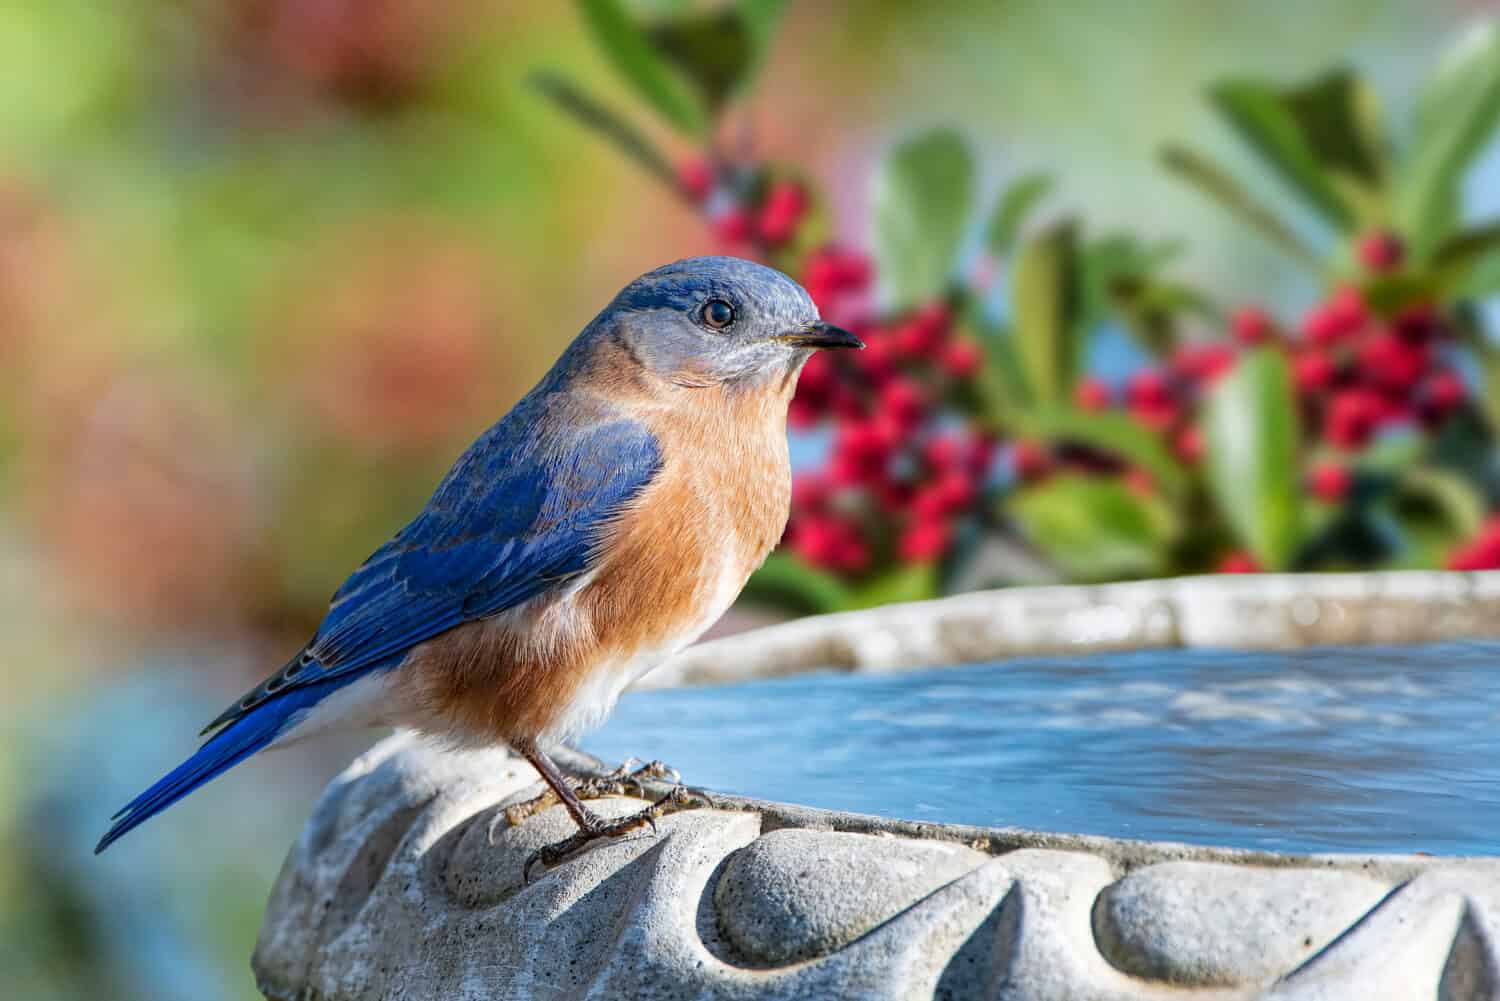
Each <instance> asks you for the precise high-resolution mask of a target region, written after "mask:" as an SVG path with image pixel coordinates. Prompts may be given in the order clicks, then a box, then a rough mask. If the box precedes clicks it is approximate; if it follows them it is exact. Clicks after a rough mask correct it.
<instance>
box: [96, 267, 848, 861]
mask: <svg viewBox="0 0 1500 1001" xmlns="http://www.w3.org/2000/svg"><path fill="white" fill-rule="evenodd" d="M862 346H863V345H861V344H860V342H859V340H858V338H856V337H855V336H853V335H852V334H850V333H848V332H847V331H844V330H841V329H839V328H838V327H835V326H832V325H830V324H828V323H824V322H823V321H822V320H821V319H820V317H819V314H818V310H817V307H816V306H815V305H814V304H813V302H812V299H811V298H809V296H808V294H807V293H806V292H805V291H804V290H803V289H802V287H801V286H799V285H798V284H797V283H796V282H794V281H792V280H791V279H790V278H788V277H787V276H786V275H783V274H782V273H780V272H779V271H774V270H772V269H770V268H767V267H764V266H762V265H759V264H755V263H752V262H750V261H744V260H739V259H737V258H732V257H700V258H692V259H689V260H683V261H678V262H677V263H675V264H669V265H667V266H665V267H662V268H658V269H657V270H655V271H652V272H649V273H648V274H645V275H643V276H641V277H640V278H637V279H636V280H635V281H633V282H631V283H630V284H629V285H627V286H626V287H625V288H624V289H623V290H622V291H621V292H620V293H619V294H618V295H617V296H615V298H614V300H613V301H612V302H611V303H610V304H609V305H608V306H607V307H605V309H604V311H603V312H601V313H600V314H599V315H598V316H596V317H595V318H594V319H593V321H592V322H590V323H589V325H588V326H587V327H585V328H584V329H583V332H582V333H580V334H579V335H578V337H577V338H576V339H575V340H574V341H573V343H572V344H571V345H570V346H569V347H568V348H567V350H566V351H564V352H563V354H562V356H561V358H559V359H558V361H557V363H556V364H555V365H553V367H552V369H551V371H549V372H548V373H547V374H546V375H545V376H544V377H543V378H542V380H541V382H539V383H538V384H537V385H536V387H535V388H533V389H532V390H531V392H529V393H527V394H526V396H525V397H523V398H522V399H521V401H520V402H519V403H517V404H516V405H515V407H514V408H513V409H512V410H511V411H510V413H508V414H506V415H505V416H504V417H502V418H501V419H500V421H499V422H498V423H496V424H495V425H494V426H492V427H491V428H489V429H488V430H487V431H485V432H484V433H483V434H482V435H480V436H479V439H478V440H477V441H475V442H474V444H472V445H471V446H469V448H468V450H467V451H465V452H464V453H463V455H461V456H460V457H459V458H458V461H457V462H455V463H454V465H453V468H452V469H451V470H449V472H448V474H447V476H445V477H444V478H443V480H442V482H441V483H440V484H439V485H438V487H437V490H436V492H434V494H433V495H432V498H431V499H430V500H429V501H428V502H427V505H426V507H424V508H423V509H422V510H421V512H420V513H418V514H417V516H416V517H415V518H414V519H413V520H412V521H411V522H410V523H409V524H407V525H406V527H404V528H402V529H401V530H400V531H399V532H397V533H396V535H395V536H394V537H393V538H391V540H390V541H388V542H386V543H385V544H384V545H383V546H381V547H380V548H379V549H377V550H376V551H375V553H374V554H373V555H372V556H370V558H369V559H367V560H366V561H365V562H364V563H363V564H362V565H361V566H360V567H359V568H358V569H357V570H355V571H354V573H353V574H352V575H350V577H349V578H348V580H346V581H345V582H344V583H343V585H342V586H341V587H340V588H339V589H338V591H337V592H335V593H334V595H333V598H332V600H331V601H330V603H329V607H328V611H327V614H326V615H325V616H324V618H323V620H322V622H321V624H320V625H319V626H318V628H317V630H316V631H315V632H314V634H313V637H312V639H311V640H309V641H308V643H307V645H306V646H305V647H303V648H302V650H301V651H299V652H298V653H297V655H296V656H295V657H293V658H292V659H291V660H290V661H288V662H287V663H286V664H285V665H284V666H283V667H282V668H281V669H280V670H278V671H277V672H276V673H274V674H272V675H271V676H270V677H269V678H267V679H266V680H265V681H263V682H261V683H260V684H259V685H256V686H255V688H253V689H252V690H251V691H250V692H248V693H247V694H246V695H245V696H244V697H242V698H241V699H239V700H238V701H237V702H235V703H234V704H233V705H231V706H230V707H229V708H228V709H226V710H224V712H223V713H221V714H220V715H219V716H218V718H217V719H215V720H214V721H213V722H212V723H210V724H209V725H208V726H207V727H205V728H204V730H203V735H206V736H207V740H205V741H204V743H203V744H202V746H201V747H200V748H199V749H198V751H197V752H196V753H194V754H193V755H192V756H191V757H189V758H188V759H187V760H186V761H184V762H183V763H182V764H181V765H179V766H177V768H175V769H173V770H172V771H171V772H169V773H168V774H167V775H166V776H165V777H163V778H162V779H161V780H160V781H158V782H157V783H156V784H155V785H153V786H151V787H150V788H149V789H147V790H146V791H145V792H143V793H141V794H140V795H139V796H137V797H136V798H135V799H134V800H132V801H131V802H130V803H129V804H127V805H126V806H125V808H124V809H123V810H121V811H120V812H119V813H118V814H116V815H115V816H114V817H113V818H112V820H113V823H112V824H111V826H110V828H109V830H108V831H107V832H106V833H105V834H104V837H103V838H101V839H100V841H99V845H98V847H97V848H96V849H95V851H96V852H100V851H103V850H104V849H105V848H107V847H109V846H110V845H111V844H113V843H114V842H115V841H116V840H117V839H118V838H120V837H121V836H123V835H124V834H126V833H127V832H129V831H130V830H132V829H134V828H135V827H136V826H137V825H139V824H141V823H142V822H144V821H145V820H147V819H149V818H150V817H153V816H155V815H156V814H158V813H160V812H161V811H162V810H165V809H166V808H167V807H169V806H171V805H172V804H173V803H175V802H177V800H179V799H181V798H182V797H184V796H186V795H187V794H188V793H190V792H192V791H193V790H194V789H196V788H198V787H199V786H201V785H203V784H204V783H206V782H208V781H210V780H211V779H213V778H215V777H217V776H218V775H220V774H221V773H222V772H224V771H226V770H227V769H229V768H232V767H233V766H235V765H237V764H239V763H240V762H241V761H244V760H245V759H246V758H248V757H250V756H251V755H253V754H255V753H257V752H259V751H262V750H265V749H266V748H269V747H275V746H278V745H282V744H285V743H287V742H289V741H291V740H293V739H302V738H304V737H307V736H311V735H313V734H316V733H322V732H328V731H332V730H337V729H350V728H362V727H370V726H403V727H407V728H410V729H413V730H416V731H419V732H422V733H425V734H429V735H432V736H434V737H436V738H439V739H441V740H443V741H446V742H447V743H449V744H451V745H454V746H458V747H463V746H492V745H498V744H506V745H509V746H510V747H511V748H512V749H514V750H515V751H516V752H517V753H519V754H521V755H523V756H524V757H525V758H526V760H527V761H529V762H530V763H531V764H532V766H533V767H535V768H536V770H537V773H538V774H539V775H540V776H541V778H542V780H543V781H544V782H545V783H546V786H547V787H548V789H549V793H548V794H547V795H548V796H549V798H550V797H555V799H554V800H553V801H555V802H561V804H562V805H563V806H564V807H565V808H566V809H567V811H568V813H569V815H571V817H572V819H573V821H574V822H575V823H576V824H577V827H578V831H577V833H576V834H575V835H573V836H572V837H571V838H569V839H567V840H566V841H564V842H562V843H560V844H558V845H554V846H549V848H548V849H545V850H544V852H543V853H542V857H543V860H544V861H546V862H549V863H550V862H552V861H555V860H557V859H560V858H563V857H566V855H567V854H569V853H571V852H572V851H576V850H578V849H580V848H582V847H584V846H586V845H587V844H588V843H590V842H592V841H593V840H595V839H599V838H607V837H615V836H618V835H620V834H623V833H625V832H627V831H631V830H635V829H638V828H639V827H641V826H642V825H643V824H646V823H649V822H651V821H652V820H654V818H655V817H657V816H660V814H661V812H662V810H663V809H664V808H666V807H667V806H668V805H669V804H668V803H667V799H670V798H673V797H666V798H664V799H663V800H661V801H658V802H657V803H653V804H651V806H650V807H648V808H647V809H646V810H643V811H641V813H639V814H636V815H634V816H631V817H626V818H624V819H623V820H620V821H615V822H606V821H604V820H603V819H601V818H600V817H599V816H597V815H596V814H595V813H593V812H592V811H591V810H589V809H588V808H587V807H586V806H585V805H584V802H583V798H581V796H580V791H583V792H585V793H587V792H589V789H583V790H580V789H579V788H578V787H575V786H574V785H571V784H570V783H569V780H568V779H567V778H566V777H565V776H564V775H563V773H562V772H561V771H560V770H559V769H558V767H557V766H556V765H555V764H554V763H553V762H552V760H551V758H549V757H548V755H547V748H548V747H553V746H556V745H557V744H559V743H562V742H566V741H568V740H571V739H573V738H576V737H577V736H579V735H580V734H582V733H584V732H585V731H587V730H588V729H589V728H591V727H593V726H596V725H597V724H599V723H600V722H602V721H603V720H604V718H605V717H606V716H607V715H608V714H609V712H610V710H611V709H613V707H614V704H615V701H616V699H617V698H618V697H619V695H620V693H621V692H622V691H623V690H624V689H625V688H626V686H628V685H629V684H630V683H631V682H633V681H635V680H636V679H637V678H639V677H641V676H642V675H643V674H645V673H646V672H647V671H649V670H651V669H652V668H653V667H656V666H657V665H659V664H661V663H662V662H663V661H664V660H665V659H666V658H668V657H671V656H672V655H673V654H674V653H676V652H678V651H679V650H681V649H682V648H683V647H685V646H687V645H688V644H689V643H691V642H692V641H693V640H695V639H697V638H698V636H700V635H701V634H702V633H703V631H704V630H705V629H707V628H708V626H710V625H711V624H712V623H713V622H714V621H715V620H716V619H718V618H719V616H720V615H721V614H723V612H724V611H725V609H727V608H728V607H729V605H730V603H731V602H733V601H734V599H735V598H736V597H737V596H738V595H739V593H740V590H741V589H742V588H743V587H744V584H745V581H746V579H747V578H748V577H749V576H750V574H751V572H752V571H754V570H755V569H756V568H757V567H758V566H760V564H761V563H762V562H763V561H764V560H765V558H766V556H767V554H769V553H770V551H771V549H772V547H774V546H775V545H776V543H777V541H778V540H779V539H780V537H781V534H782V531H783V529H784V528H785V526H786V520H787V515H788V507H789V501H790V493H791V470H790V465H789V462H788V458H787V439H786V413H787V403H788V401H789V400H790V399H791V396H792V393H793V390H794V389H795V387H796V382H797V376H798V373H799V372H800V371H801V369H802V365H803V363H804V362H806V360H807V359H808V357H809V356H810V355H811V354H812V352H813V351H814V350H816V349H819V348H858V347H862ZM679 798H680V797H679Z"/></svg>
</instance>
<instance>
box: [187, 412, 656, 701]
mask: <svg viewBox="0 0 1500 1001" xmlns="http://www.w3.org/2000/svg"><path fill="white" fill-rule="evenodd" d="M522 411H523V407H518V408H517V412H513V413H512V414H511V415H510V416H509V417H508V418H507V419H506V420H505V421H502V422H501V423H500V424H497V425H496V426H495V427H493V428H491V429H490V431H488V432H486V434H485V435H484V436H483V437H481V438H480V439H479V441H477V442H475V443H474V445H473V446H472V447H471V448H470V449H469V451H468V452H466V453H465V454H464V456H463V457H462V458H460V459H459V461H458V462H457V463H456V464H455V465H454V467H453V469H452V470H451V471H450V472H449V474H448V476H447V477H446V478H445V479H444V480H443V482H442V484H440V485H439V486H438V489H437V491H436V493H434V494H433V497H432V499H431V500H430V501H429V502H428V504H427V507H426V508H424V509H423V511H422V513H421V514H420V515H418V516H417V517H416V518H415V519H414V520H413V521H412V522H411V523H410V524H408V525H407V526H406V527H405V528H404V529H402V530H401V531H400V532H399V533H397V535H396V536H395V537H394V538H393V539H391V541H389V542H387V543H386V544H385V545H384V546H382V547H381V548H380V549H378V550H376V552H375V553H374V554H373V555H372V556H371V557H370V558H369V559H368V560H366V561H365V563H364V564H363V565H362V566H361V567H360V568H359V569H358V570H356V571H355V572H354V573H353V574H352V575H351V576H350V577H349V579H348V580H347V581H345V582H344V585H343V586H342V587H340V588H339V590H338V591H337V592H336V593H335V594H334V596H333V600H332V602H331V604H330V607H329V610H328V614H327V616H326V617H325V618H324V619H323V622H322V624H321V625H320V626H319V627H318V632H317V634H316V635H315V636H314V637H313V639H312V641H311V642H310V643H308V645H307V648H306V649H305V650H304V651H303V653H302V655H301V656H300V657H299V658H298V659H296V660H293V661H292V662H291V663H289V664H287V665H286V666H285V667H284V668H282V670H281V671H278V672H277V673H276V674H275V675H273V676H272V677H270V678H268V679H267V680H266V681H265V682H263V683H262V684H261V685H259V686H257V688H256V689H255V690H254V691H252V692H250V693H249V694H247V695H246V696H245V698H243V699H241V700H240V701H239V702H237V703H235V705H234V706H232V707H230V709H229V710H227V711H226V713H225V714H224V715H223V716H221V717H220V719H218V720H216V721H215V722H214V723H213V724H210V726H209V729H212V728H214V727H216V726H220V725H223V724H224V723H226V722H229V721H231V720H232V719H234V718H235V717H236V716H237V715H240V714H243V713H244V712H246V711H248V710H249V709H252V708H254V707H255V706H257V705H259V704H260V703H262V702H264V701H266V700H267V699H268V698H274V697H275V696H277V695H280V694H283V693H284V692H287V691H291V690H293V689H295V688H298V687H300V686H303V685H312V684H320V683H323V682H326V681H329V680H331V679H334V678H343V677H350V676H354V675H358V674H360V673H362V672H363V671H366V670H369V669H372V668H374V667H377V666H384V665H386V664H387V663H389V662H390V660H391V658H392V657H394V656H397V655H399V654H402V653H404V652H405V651H407V650H409V649H411V648H412V647H413V646H416V645H417V644H418V643H421V642H422V641H424V640H428V639H431V638H433V637H434V636H437V635H438V634H439V633H442V632H445V631H447V630H449V629H451V628H453V627H454V626H457V625H460V624H462V623H464V622H467V621H470V620H472V619H480V618H484V617H486V616H490V615H495V614H497V613H499V612H502V611H505V610H506V609H508V608H513V607H515V606H516V605H519V604H521V603H522V602H524V601H526V600H527V599H529V598H532V597H535V596H537V595H539V594H541V593H543V592H544V591H546V590H547V589H549V588H552V587H555V586H557V585H559V584H560V583H562V582H564V581H566V580H568V579H569V578H570V577H573V576H576V575H577V574H580V573H582V572H583V571H584V570H586V569H588V566H589V561H590V559H591V558H592V557H593V556H594V555H595V553H596V551H597V549H598V544H599V541H600V532H601V530H602V529H603V527H604V526H606V525H607V524H608V523H609V522H610V520H611V519H612V518H614V517H615V516H616V515H617V514H618V513H619V512H620V511H621V510H622V509H623V508H624V507H625V506H626V505H627V504H628V503H629V502H630V501H631V500H632V499H633V498H634V497H635V496H636V495H637V494H639V493H640V491H641V489H642V488H644V487H645V485H646V484H647V483H649V482H650V481H651V478H652V477H653V476H654V475H655V474H656V471H657V469H658V468H659V467H660V464H661V456H660V453H659V451H658V446H657V443H656V439H655V438H654V437H653V436H652V435H651V433H650V432H649V431H647V430H646V428H645V427H644V426H642V425H641V424H640V423H638V422H636V421H634V420H630V419H624V418H620V419H613V420H605V421H595V422H591V423H587V424H584V425H582V426H565V425H564V426H560V418H556V417H554V418H553V419H552V420H550V421H549V420H547V419H545V417H543V415H537V414H527V413H524V412H522ZM539 418H541V419H539Z"/></svg>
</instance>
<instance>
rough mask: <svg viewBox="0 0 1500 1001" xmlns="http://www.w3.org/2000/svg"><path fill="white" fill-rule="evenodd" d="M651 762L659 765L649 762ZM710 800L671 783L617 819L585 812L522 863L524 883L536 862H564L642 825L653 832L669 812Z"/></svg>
mask: <svg viewBox="0 0 1500 1001" xmlns="http://www.w3.org/2000/svg"><path fill="white" fill-rule="evenodd" d="M652 764H659V762H653V763H652ZM712 805H713V802H712V801H711V800H710V799H709V798H708V797H707V796H706V795H704V794H703V793H701V792H699V791H697V790H694V789H689V788H687V787H686V786H674V787H673V788H672V790H671V791H670V792H668V793H667V794H666V795H665V796H663V797H662V798H661V799H658V800H656V801H655V802H654V803H652V804H651V805H650V806H648V807H646V808H645V809H644V810H641V811H640V812H638V813H632V814H630V815H629V816H626V817H621V818H620V819H619V820H602V819H600V818H598V817H595V816H593V815H592V814H590V815H589V821H590V822H589V824H588V825H587V826H582V827H580V828H579V829H578V831H577V833H575V834H573V835H572V836H570V837H566V838H563V839H562V840H561V841H558V842H555V843H553V844H550V845H546V846H544V847H543V848H541V849H539V850H538V851H536V852H533V853H532V855H531V857H530V858H528V859H527V860H526V866H525V868H524V869H523V871H522V878H523V880H524V881H525V882H528V883H529V882H530V881H531V870H532V868H533V867H534V866H536V865H537V864H538V863H540V864H541V865H542V866H543V867H544V868H547V869H551V868H552V867H553V866H556V865H558V864H560V863H562V862H565V861H567V860H568V859H569V858H571V857H572V856H573V855H575V854H577V853H578V852H581V851H582V850H583V849H585V848H587V847H588V846H589V845H591V844H593V843H594V842H596V841H607V840H609V839H611V838H618V837H622V836H624V835H626V834H630V833H631V832H633V831H638V830H640V829H641V828H643V827H649V828H651V833H652V834H653V835H654V834H655V833H656V822H657V821H658V820H660V819H661V818H662V817H665V816H666V815H667V814H669V813H676V812H678V811H679V810H690V809H694V808H696V807H702V806H712Z"/></svg>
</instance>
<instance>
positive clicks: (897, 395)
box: [880, 378, 927, 428]
mask: <svg viewBox="0 0 1500 1001" xmlns="http://www.w3.org/2000/svg"><path fill="white" fill-rule="evenodd" d="M880 409H881V411H882V413H884V414H886V415H888V416H889V417H890V418H891V419H892V420H894V421H895V422H896V423H897V424H898V425H899V426H900V427H902V428H911V427H912V426H914V425H915V424H917V422H919V421H920V420H921V419H922V415H923V414H924V413H925V412H926V409H927V400H926V398H925V397H924V396H923V395H922V390H921V389H919V388H918V387H917V385H916V383H914V382H912V381H911V380H910V379H904V378H893V379H892V380H891V381H890V382H889V383H887V384H886V386H885V388H884V389H882V390H881V391H880Z"/></svg>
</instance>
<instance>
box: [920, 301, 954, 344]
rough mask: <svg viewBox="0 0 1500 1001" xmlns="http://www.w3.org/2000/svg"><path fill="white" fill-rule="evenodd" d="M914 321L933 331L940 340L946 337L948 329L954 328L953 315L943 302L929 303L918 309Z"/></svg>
mask: <svg viewBox="0 0 1500 1001" xmlns="http://www.w3.org/2000/svg"><path fill="white" fill-rule="evenodd" d="M913 319H915V320H916V321H917V322H918V323H920V324H922V325H923V326H925V327H927V328H928V329H929V330H931V331H932V332H933V333H934V334H935V335H937V337H938V338H939V339H941V338H942V337H944V336H946V335H947V333H948V328H949V327H951V326H953V314H952V313H950V312H949V311H948V307H947V306H946V305H945V304H943V303H941V302H929V303H927V304H926V305H925V306H920V307H918V309H917V311H916V313H915V314H914V315H913Z"/></svg>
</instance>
